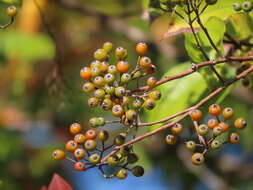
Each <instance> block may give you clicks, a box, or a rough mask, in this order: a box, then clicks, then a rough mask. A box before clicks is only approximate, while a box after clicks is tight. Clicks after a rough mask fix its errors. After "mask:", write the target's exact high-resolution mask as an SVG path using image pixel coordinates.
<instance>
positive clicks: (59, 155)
mask: <svg viewBox="0 0 253 190" xmlns="http://www.w3.org/2000/svg"><path fill="white" fill-rule="evenodd" d="M52 157H53V159H54V160H62V159H64V158H65V152H64V151H62V150H59V149H56V150H54V151H53V153H52Z"/></svg>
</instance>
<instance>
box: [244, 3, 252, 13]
mask: <svg viewBox="0 0 253 190" xmlns="http://www.w3.org/2000/svg"><path fill="white" fill-rule="evenodd" d="M242 10H243V11H245V12H249V11H251V10H252V2H250V1H244V2H243V4H242Z"/></svg>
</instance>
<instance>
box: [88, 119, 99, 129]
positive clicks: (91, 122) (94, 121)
mask: <svg viewBox="0 0 253 190" xmlns="http://www.w3.org/2000/svg"><path fill="white" fill-rule="evenodd" d="M89 123H90V125H91V126H92V127H96V126H98V123H97V118H96V117H92V118H90V119H89Z"/></svg>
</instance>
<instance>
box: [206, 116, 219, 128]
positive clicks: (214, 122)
mask: <svg viewBox="0 0 253 190" xmlns="http://www.w3.org/2000/svg"><path fill="white" fill-rule="evenodd" d="M218 124H219V122H218V120H217V119H214V118H212V119H209V120H208V122H207V126H208V128H209V129H213V128H214V127H216V126H217V125H218Z"/></svg>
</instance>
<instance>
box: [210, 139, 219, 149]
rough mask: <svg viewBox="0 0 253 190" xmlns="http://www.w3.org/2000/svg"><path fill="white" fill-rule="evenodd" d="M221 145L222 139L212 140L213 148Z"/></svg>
mask: <svg viewBox="0 0 253 190" xmlns="http://www.w3.org/2000/svg"><path fill="white" fill-rule="evenodd" d="M220 147H221V143H220V141H217V140H213V141H212V142H211V148H212V149H219V148H220Z"/></svg>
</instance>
